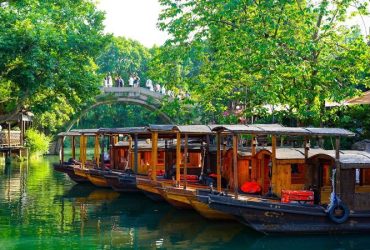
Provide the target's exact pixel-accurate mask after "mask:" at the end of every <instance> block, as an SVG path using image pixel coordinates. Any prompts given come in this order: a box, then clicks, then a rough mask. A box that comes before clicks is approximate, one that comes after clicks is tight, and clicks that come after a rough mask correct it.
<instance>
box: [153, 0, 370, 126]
mask: <svg viewBox="0 0 370 250" xmlns="http://www.w3.org/2000/svg"><path fill="white" fill-rule="evenodd" d="M160 3H161V4H162V6H163V7H164V10H163V12H162V13H161V17H160V23H159V24H160V27H161V28H162V29H163V30H165V31H167V32H168V33H169V34H170V35H171V36H172V39H170V40H169V41H167V44H166V46H165V48H164V50H173V51H174V52H173V53H171V54H169V55H168V57H170V58H166V59H165V60H164V61H165V62H167V61H173V62H174V63H177V65H178V66H180V67H181V66H183V65H184V64H187V63H188V62H189V61H190V62H192V64H193V65H196V74H193V75H189V76H186V80H185V81H184V82H186V85H187V86H189V88H190V89H191V90H192V92H193V93H192V96H193V97H196V98H197V101H199V102H200V103H201V105H202V106H203V108H204V110H205V114H206V115H207V116H210V115H212V114H213V117H214V118H215V120H216V121H218V122H220V121H221V122H222V121H225V117H224V116H223V114H227V112H224V111H228V110H230V108H233V107H234V106H235V104H238V103H240V104H242V105H244V115H246V116H250V115H265V114H266V108H265V106H266V105H267V104H270V105H274V106H279V107H284V109H285V110H284V111H283V112H282V111H279V112H280V113H281V114H282V116H283V117H291V118H294V119H297V120H298V121H299V123H300V124H301V125H309V124H314V125H319V124H321V125H322V123H323V122H326V121H327V120H328V119H330V113H329V112H326V109H325V101H336V102H339V101H342V100H344V99H345V98H348V97H350V96H353V95H354V94H355V93H356V90H357V88H358V87H359V86H369V78H368V75H369V74H368V73H369V71H370V68H369V64H368V63H367V62H368V61H369V57H370V48H369V46H368V45H367V44H366V41H365V39H364V37H363V36H362V35H360V34H359V31H358V28H356V27H351V28H347V27H346V26H345V25H344V22H345V21H346V20H347V19H348V18H349V15H350V14H351V15H355V14H357V13H359V12H361V14H368V13H367V12H366V9H367V7H366V4H367V2H366V1H363V2H360V1H357V0H341V1H335V2H332V1H327V0H322V1H293V0H284V1H273V0H267V1H249V0H232V1H224V0H215V1H195V0H183V1H176V0H161V1H160ZM351 6H356V7H357V10H358V11H356V12H350V7H351ZM194 51H196V54H194V53H193V52H194ZM189 65H190V66H191V64H189ZM163 66H164V67H166V66H167V64H165V63H163ZM169 67H170V68H174V67H173V65H171V66H169ZM170 68H169V69H168V70H167V72H170ZM190 71H191V70H190ZM162 72H166V70H164V69H162ZM193 72H195V70H193ZM275 112H277V111H275ZM229 113H230V112H229ZM226 120H227V119H226ZM233 121H235V120H233Z"/></svg>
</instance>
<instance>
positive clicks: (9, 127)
mask: <svg viewBox="0 0 370 250" xmlns="http://www.w3.org/2000/svg"><path fill="white" fill-rule="evenodd" d="M10 129H11V126H10V122H8V146H9V150H10V139H11V138H10Z"/></svg>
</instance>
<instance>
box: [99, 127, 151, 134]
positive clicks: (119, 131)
mask: <svg viewBox="0 0 370 250" xmlns="http://www.w3.org/2000/svg"><path fill="white" fill-rule="evenodd" d="M98 132H99V133H100V134H150V131H149V130H148V129H147V128H146V127H127V128H100V129H99V131H98Z"/></svg>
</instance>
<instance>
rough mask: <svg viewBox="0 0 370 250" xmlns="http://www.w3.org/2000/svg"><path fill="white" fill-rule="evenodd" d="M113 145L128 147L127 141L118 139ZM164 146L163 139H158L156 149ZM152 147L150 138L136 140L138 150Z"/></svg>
mask: <svg viewBox="0 0 370 250" xmlns="http://www.w3.org/2000/svg"><path fill="white" fill-rule="evenodd" d="M131 145H132V148H134V145H135V143H134V142H132V144H131ZM114 146H115V147H128V146H129V142H128V141H119V142H117V143H116V144H114ZM165 147H166V144H165V142H164V141H158V146H157V148H158V149H164V148H165ZM151 148H152V142H151V141H150V140H139V141H138V149H139V150H145V149H151Z"/></svg>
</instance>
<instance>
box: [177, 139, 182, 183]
mask: <svg viewBox="0 0 370 250" xmlns="http://www.w3.org/2000/svg"><path fill="white" fill-rule="evenodd" d="M180 165H181V135H180V132H177V134H176V186H179V185H180Z"/></svg>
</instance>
